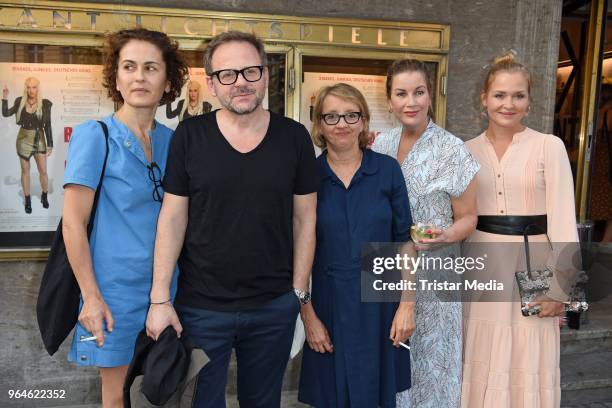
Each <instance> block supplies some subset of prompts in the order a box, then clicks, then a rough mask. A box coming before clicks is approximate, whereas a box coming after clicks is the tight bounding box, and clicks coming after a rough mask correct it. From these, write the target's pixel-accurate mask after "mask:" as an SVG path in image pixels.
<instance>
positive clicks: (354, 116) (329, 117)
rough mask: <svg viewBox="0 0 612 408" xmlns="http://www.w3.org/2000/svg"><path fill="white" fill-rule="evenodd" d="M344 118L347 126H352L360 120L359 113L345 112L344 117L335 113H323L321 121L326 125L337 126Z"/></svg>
mask: <svg viewBox="0 0 612 408" xmlns="http://www.w3.org/2000/svg"><path fill="white" fill-rule="evenodd" d="M342 118H344V121H345V122H346V123H348V124H349V125H353V124H355V123H357V122H359V119H361V112H347V113H345V114H344V115H340V114H337V113H324V114H322V115H321V119H323V122H325V123H326V124H328V125H330V126H331V125H337V124H338V122H340V119H342Z"/></svg>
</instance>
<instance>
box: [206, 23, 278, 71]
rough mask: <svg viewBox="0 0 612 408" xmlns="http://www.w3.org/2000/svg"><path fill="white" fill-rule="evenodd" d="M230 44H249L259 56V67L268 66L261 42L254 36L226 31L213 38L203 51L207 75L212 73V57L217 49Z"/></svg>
mask: <svg viewBox="0 0 612 408" xmlns="http://www.w3.org/2000/svg"><path fill="white" fill-rule="evenodd" d="M230 42H245V43H248V44H251V45H252V46H253V47H255V49H256V50H257V53H258V54H259V58H260V59H261V65H263V66H264V67H265V66H266V65H267V64H268V57H267V55H266V51H265V49H264V45H263V42H262V41H261V40H260V39H259V38H257V37H256V36H255V34H251V33H244V32H242V31H227V32H223V33H221V34H218V35H216V36H214V37H213V38H212V39H211V40H210V42H209V43H208V46H207V47H206V50H205V51H204V70H205V71H206V74H207V75H210V74H211V73H212V72H213V69H212V57H213V54H214V53H215V51H216V50H217V48H219V46H220V45H222V44H226V43H230Z"/></svg>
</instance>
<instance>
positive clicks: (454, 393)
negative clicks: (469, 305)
mask: <svg viewBox="0 0 612 408" xmlns="http://www.w3.org/2000/svg"><path fill="white" fill-rule="evenodd" d="M386 91H387V98H388V103H389V110H390V112H393V114H394V115H395V116H396V117H397V119H398V120H399V122H400V123H401V126H400V127H398V128H395V129H391V130H389V131H386V132H383V133H381V134H380V135H378V137H377V138H376V140H375V142H374V145H373V146H372V149H373V150H375V151H377V152H380V153H384V154H387V155H389V156H391V157H393V158H395V159H397V161H398V162H399V163H400V165H401V168H402V172H403V174H404V178H405V181H406V187H407V189H408V197H409V199H410V208H411V212H412V220H413V223H414V224H417V223H423V224H429V225H435V227H436V228H435V231H434V233H435V234H436V238H434V239H429V240H423V241H422V243H423V245H422V246H421V249H422V250H421V253H422V255H425V256H427V257H435V258H437V257H441V258H446V257H449V256H450V257H456V256H458V255H459V241H461V240H463V239H464V238H466V237H467V236H468V235H469V234H470V233H471V232H472V231H473V230H474V229H475V227H476V221H477V214H476V187H475V181H473V179H474V176H475V175H476V173H477V172H478V169H479V165H478V163H477V162H476V161H475V160H474V158H473V157H472V156H471V155H470V153H469V152H468V150H467V149H466V147H465V146H464V144H463V142H462V141H461V140H460V139H458V138H457V137H455V136H453V135H452V134H450V133H449V132H447V131H446V130H444V129H442V128H441V127H439V126H438V125H436V124H435V123H434V122H433V120H432V117H433V110H432V106H431V95H432V81H431V78H430V74H429V72H428V70H427V69H426V67H425V64H424V63H423V62H421V61H417V60H410V59H406V60H399V61H395V62H394V63H393V64H391V66H390V67H389V70H388V73H387V83H386ZM457 277H458V275H457V274H456V273H455V272H454V271H452V270H451V271H449V270H431V269H424V268H420V269H419V270H418V271H417V280H429V281H433V280H434V279H436V280H437V281H438V282H440V281H455V280H456V279H457ZM419 289H420V288H419V287H418V286H417V296H416V307H415V313H416V330H415V332H414V334H413V335H412V336H411V338H410V344H411V368H412V387H411V388H410V390H408V391H406V392H405V393H401V394H398V406H402V407H415V408H417V407H418V408H426V407H432V408H440V407H444V408H452V407H459V405H460V399H461V340H462V339H461V309H462V308H461V303H460V302H459V300H460V299H459V293H449V292H444V293H440V292H434V291H424V290H419Z"/></svg>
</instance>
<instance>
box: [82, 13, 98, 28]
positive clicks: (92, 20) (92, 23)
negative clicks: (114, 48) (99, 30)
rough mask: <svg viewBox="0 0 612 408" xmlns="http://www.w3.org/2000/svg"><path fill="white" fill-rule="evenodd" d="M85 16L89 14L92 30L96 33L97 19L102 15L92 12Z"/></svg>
mask: <svg viewBox="0 0 612 408" xmlns="http://www.w3.org/2000/svg"><path fill="white" fill-rule="evenodd" d="M85 14H87V15H88V16H89V17H90V23H91V30H92V31H95V30H96V17H97V16H99V15H100V13H96V12H95V11H90V12H88V13H85Z"/></svg>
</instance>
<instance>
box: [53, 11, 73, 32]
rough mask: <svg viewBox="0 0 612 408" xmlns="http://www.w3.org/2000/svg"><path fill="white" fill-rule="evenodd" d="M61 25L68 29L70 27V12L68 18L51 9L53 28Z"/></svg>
mask: <svg viewBox="0 0 612 408" xmlns="http://www.w3.org/2000/svg"><path fill="white" fill-rule="evenodd" d="M62 25H63V26H64V28H66V29H68V30H71V29H72V12H70V11H69V12H68V19H66V18H64V16H62V15H61V14H60V13H59V12H58V11H55V10H53V28H57V27H58V26H62Z"/></svg>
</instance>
